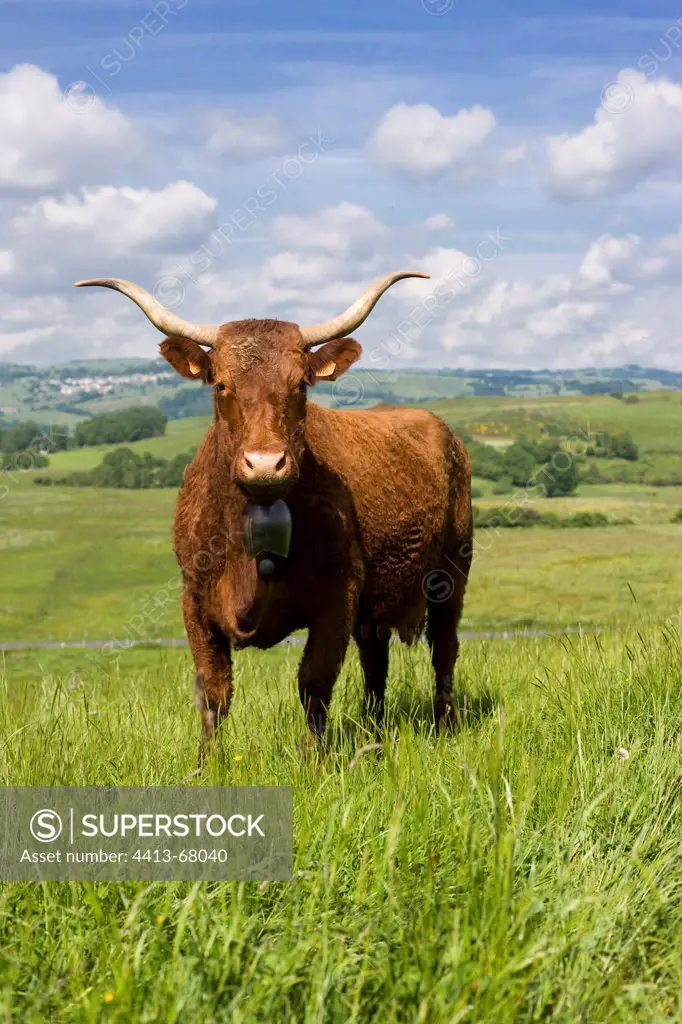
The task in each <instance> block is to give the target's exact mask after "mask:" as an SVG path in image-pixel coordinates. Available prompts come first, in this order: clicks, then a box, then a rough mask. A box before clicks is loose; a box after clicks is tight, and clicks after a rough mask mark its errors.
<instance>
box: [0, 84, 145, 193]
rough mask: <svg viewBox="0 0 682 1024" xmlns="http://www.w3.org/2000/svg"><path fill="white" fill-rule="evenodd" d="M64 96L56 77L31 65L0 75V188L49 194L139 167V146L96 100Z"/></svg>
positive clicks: (120, 119)
mask: <svg viewBox="0 0 682 1024" xmlns="http://www.w3.org/2000/svg"><path fill="white" fill-rule="evenodd" d="M75 98H76V97H75V96H73V95H72V97H71V99H72V102H70V101H69V96H68V95H67V97H66V98H65V97H64V95H63V93H62V90H61V89H60V87H59V83H58V81H57V79H56V78H55V76H54V75H51V74H49V73H48V72H46V71H43V70H41V68H38V67H34V66H33V65H31V64H21V65H18V66H17V67H15V68H14V69H13V70H12V71H9V72H7V73H5V74H0V124H1V125H2V143H1V144H0V189H5V190H9V191H10V192H31V191H33V192H39V191H51V190H53V189H55V188H59V187H63V186H65V185H69V184H72V183H75V182H77V183H79V184H82V183H84V182H87V181H91V180H94V179H95V178H97V177H98V176H101V177H104V178H107V179H110V177H111V174H112V172H113V171H114V169H117V168H125V167H131V166H134V165H137V164H138V163H139V162H140V161H141V159H142V155H143V150H144V147H143V143H142V141H141V138H140V136H139V134H138V133H137V132H136V130H135V129H134V128H133V126H132V125H131V123H130V121H128V119H127V118H126V117H124V115H123V114H122V113H121V112H120V111H119V110H117V109H116V108H115V107H111V106H108V105H107V104H105V103H103V102H102V101H101V100H100V99H99V98H98V97H96V96H94V95H92V96H89V95H83V96H81V97H80V98H79V102H80V101H83V105H81V106H79V105H78V103H76V102H73V100H75Z"/></svg>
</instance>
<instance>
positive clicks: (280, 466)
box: [275, 452, 287, 473]
mask: <svg viewBox="0 0 682 1024" xmlns="http://www.w3.org/2000/svg"><path fill="white" fill-rule="evenodd" d="M286 464H287V457H286V453H285V452H283V453H282V456H281V458H280V460H279V462H278V463H277V465H276V466H275V473H279V471H280V470H282V469H284V467H285V466H286Z"/></svg>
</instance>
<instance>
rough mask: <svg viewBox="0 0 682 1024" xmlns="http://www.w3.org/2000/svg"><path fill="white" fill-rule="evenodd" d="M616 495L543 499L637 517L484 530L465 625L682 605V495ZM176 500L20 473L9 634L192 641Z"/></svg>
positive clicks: (654, 615) (574, 620) (2, 612)
mask: <svg viewBox="0 0 682 1024" xmlns="http://www.w3.org/2000/svg"><path fill="white" fill-rule="evenodd" d="M69 454H70V453H69ZM610 490H611V488H603V489H602V493H601V494H597V495H592V488H589V487H586V488H584V493H583V494H581V495H578V496H576V497H573V498H566V499H561V500H560V499H553V500H543V501H538V502H535V503H534V507H535V508H537V509H538V510H545V511H546V510H548V509H549V510H551V511H558V512H559V513H560V514H562V515H563V514H569V513H571V512H573V511H579V510H583V509H588V510H592V511H605V512H607V513H608V514H609V515H613V516H616V517H625V516H627V517H629V518H630V519H632V521H633V522H632V525H626V526H612V527H605V528H600V529H563V530H561V531H557V530H552V529H549V528H544V527H535V528H533V529H532V530H495V529H491V530H480V531H479V532H478V534H477V537H476V546H475V556H474V557H475V562H474V568H473V570H472V575H471V583H470V588H469V592H468V598H467V601H466V604H465V610H464V618H463V623H462V624H463V627H464V628H465V629H471V630H481V629H513V628H524V627H557V626H559V627H562V626H577V625H581V624H582V625H585V626H604V625H608V624H609V623H626V622H635V621H637V622H652V621H658V620H660V619H662V618H666V617H667V616H669V615H672V614H673V613H674V612H675V611H676V610H677V609H678V607H679V606H680V604H681V603H682V599H681V595H682V560H680V558H679V552H680V549H681V545H682V523H671V522H670V520H671V518H672V514H673V512H674V511H675V510H676V509H677V508H679V507H680V506H681V505H682V491H681V490H680V489H679V488H662V489H661V490H660V491H657V492H652V491H651V489H647V488H639V489H637V490H636V491H635V492H633V490H632V489H631V490H630V491H626V490H625V489H623V488H621V489H620V490H619V489H618V488H613V493H612V494H605V493H604V492H605V491H610ZM508 500H509V497H508V496H502V497H496V498H495V497H491V496H488V497H486V498H483V499H480V500H479V503H480V504H481V506H482V507H485V506H490V505H495V506H498V505H501V504H503V503H504V502H505V501H508ZM174 503H175V492H174V491H171V490H147V491H126V490H104V489H103V490H98V489H91V488H87V489H85V488H74V487H63V488H62V487H59V488H53V487H50V488H43V487H36V486H34V485H32V484H31V482H30V479H29V478H28V474H27V475H26V476H22V477H21V478H18V479H17V481H16V483H15V484H14V486H13V487H11V488H10V489H9V491H8V493H7V494H6V495H5V497H4V498H3V499H2V500H0V549H1V550H2V566H3V582H2V587H1V588H0V641H2V640H7V641H9V640H29V639H36V640H82V639H90V640H91V639H95V640H107V639H112V638H120V639H133V640H139V639H141V638H145V637H180V636H182V635H183V627H182V620H181V616H180V601H179V590H178V584H179V572H178V569H177V566H176V563H175V559H174V556H173V554H172V551H171V543H170V534H171V525H172V519H173V507H174Z"/></svg>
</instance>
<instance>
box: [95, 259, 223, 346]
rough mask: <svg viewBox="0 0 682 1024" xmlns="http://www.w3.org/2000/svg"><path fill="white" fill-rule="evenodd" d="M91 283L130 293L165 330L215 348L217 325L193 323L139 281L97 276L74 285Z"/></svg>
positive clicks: (129, 295) (157, 325) (137, 303)
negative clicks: (167, 307) (142, 286)
mask: <svg viewBox="0 0 682 1024" xmlns="http://www.w3.org/2000/svg"><path fill="white" fill-rule="evenodd" d="M91 285H99V286H100V287H102V288H113V290H114V291H115V292H122V293H123V295H127V296H128V298H129V299H132V300H133V302H134V303H135V304H136V305H138V306H139V307H140V309H141V310H142V312H143V313H144V314H145V316H147V317H148V318H149V319H150V320H151V322H152V323H153V324H154V326H155V327H157V328H158V329H159V330H160V331H161V332H162V333H163V334H171V335H175V336H176V337H179V338H187V339H189V341H197V342H199V344H200V345H205V346H206V347H207V348H215V344H216V339H217V337H218V327H214V326H213V325H212V324H193V323H190V321H189V320H183V319H182V317H181V316H178V315H177V314H176V313H171V311H170V310H169V309H166V307H165V306H162V305H161V303H160V302H157V300H156V299H155V298H154V296H153V295H150V294H149V292H148V291H147V290H146V289H145V288H141V287H140V286H139V284H134V283H133V282H132V281H124V280H122V279H121V278H119V277H94V278H92V279H91V280H89V281H76V284H75V287H76V288H89V287H90V286H91Z"/></svg>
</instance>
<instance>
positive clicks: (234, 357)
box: [76, 271, 429, 501]
mask: <svg viewBox="0 0 682 1024" xmlns="http://www.w3.org/2000/svg"><path fill="white" fill-rule="evenodd" d="M428 276H429V275H428V274H421V273H410V272H408V271H399V272H398V273H394V274H387V275H386V276H385V277H380V278H379V279H378V280H376V281H374V282H373V283H372V284H371V285H370V286H369V288H367V289H366V291H364V292H363V294H362V295H361V296H360V297H359V298H358V299H357V300H356V301H355V302H354V303H353V304H352V305H351V306H349V308H348V309H347V310H346V311H345V313H342V314H341V315H340V316H337V317H335V318H334V319H333V320H328V321H327V322H326V323H323V324H315V325H313V326H309V327H299V326H298V325H297V324H293V323H288V322H286V321H282V320H236V321H232V322H229V323H225V324H222V326H213V325H208V324H195V323H190V322H189V321H187V320H183V319H182V317H180V316H178V315H177V314H176V313H172V312H171V311H170V310H168V309H166V308H165V307H164V306H162V305H161V304H160V303H159V302H157V300H156V299H155V298H154V297H153V296H152V295H150V294H149V292H147V291H145V289H144V288H140V286H139V285H136V284H133V283H132V282H131V281H123V280H120V279H118V278H96V279H93V280H90V281H78V282H77V285H76V286H77V287H83V286H85V285H101V286H103V287H105V288H113V289H114V290H115V291H119V292H122V293H123V294H124V295H127V296H128V298H130V299H132V300H133V302H135V303H136V304H137V305H138V306H139V307H140V309H141V310H142V311H143V312H144V313H145V314H146V315H147V317H148V318H149V319H150V320H151V322H152V323H153V324H154V326H155V327H157V328H158V329H159V330H160V331H162V332H163V333H164V334H166V335H167V337H166V338H165V339H164V341H162V342H161V354H162V355H163V356H164V358H165V359H167V360H168V362H169V363H170V364H171V365H172V366H173V367H174V368H175V370H177V372H178V373H180V374H181V375H182V376H183V377H187V378H189V379H190V380H203V381H204V383H206V384H209V385H211V386H212V387H213V389H214V396H215V403H214V404H215V415H216V422H217V423H218V424H219V425H222V426H223V427H225V428H226V431H227V436H229V438H230V451H231V453H232V466H231V472H232V476H233V479H234V480H235V482H236V483H237V484H238V485H239V486H240V487H241V488H242V490H243V491H244V492H245V493H246V494H248V495H249V497H251V498H253V499H254V500H256V501H273V500H274V499H276V498H279V497H282V496H283V495H285V494H286V492H287V491H288V490H289V489H290V487H291V485H292V484H293V483H294V481H295V480H296V478H297V476H298V466H299V464H300V460H301V456H302V454H303V450H304V444H305V409H306V392H307V389H308V387H309V386H311V385H314V384H316V383H317V382H318V381H320V380H326V381H334V380H336V379H337V378H338V377H340V376H341V374H342V373H344V372H345V371H346V370H347V369H348V367H349V366H352V364H353V363H354V362H355V361H356V359H358V358H359V356H360V354H361V352H362V349H361V348H360V345H359V344H358V343H357V341H354V340H353V339H352V338H349V337H348V335H349V334H350V332H351V331H353V330H354V329H355V328H356V327H359V325H360V324H361V323H362V322H363V321H364V320H365V319H366V317H368V316H369V314H370V312H371V311H372V309H373V308H374V306H375V304H376V303H377V301H378V300H379V298H380V297H381V296H382V295H383V293H384V292H385V291H386V289H387V288H389V287H390V286H391V285H392V284H394V283H395V282H396V281H399V280H400V279H401V278H404V277H428Z"/></svg>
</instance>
